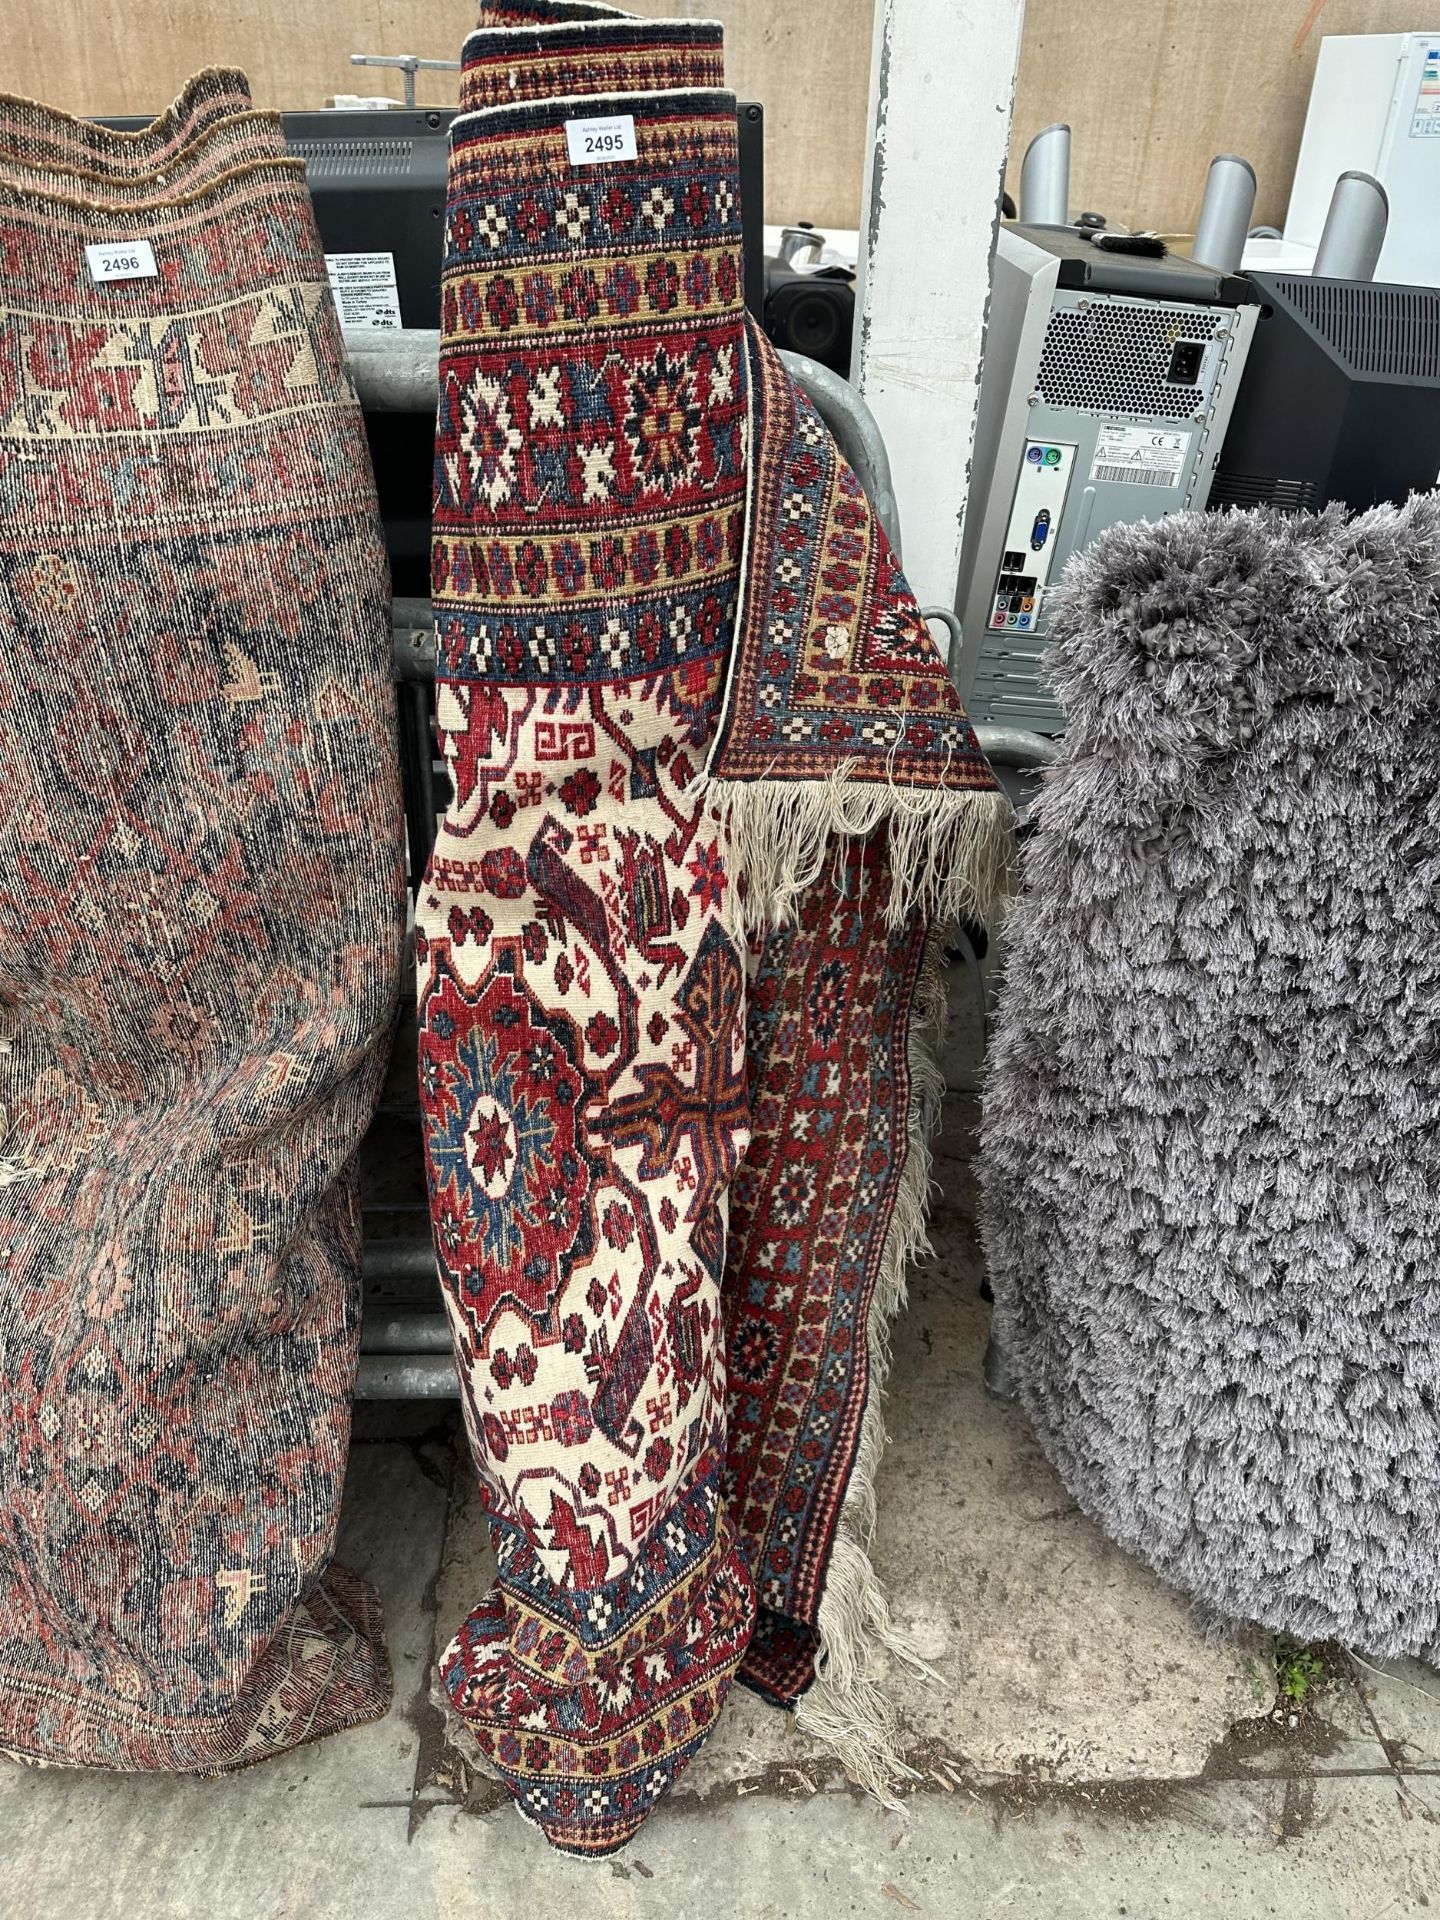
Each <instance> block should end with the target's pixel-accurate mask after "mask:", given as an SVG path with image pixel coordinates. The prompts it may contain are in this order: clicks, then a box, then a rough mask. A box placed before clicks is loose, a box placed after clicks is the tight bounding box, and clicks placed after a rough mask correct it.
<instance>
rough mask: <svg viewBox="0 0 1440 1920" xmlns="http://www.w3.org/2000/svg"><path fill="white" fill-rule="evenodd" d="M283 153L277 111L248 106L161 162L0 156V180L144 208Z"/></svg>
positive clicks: (86, 200)
mask: <svg viewBox="0 0 1440 1920" xmlns="http://www.w3.org/2000/svg"><path fill="white" fill-rule="evenodd" d="M288 157H289V150H288V148H287V146H286V143H285V135H284V131H283V129H282V126H281V121H280V115H279V114H278V113H261V112H258V111H256V110H255V109H253V108H250V109H247V110H246V111H244V112H243V113H232V114H225V115H223V116H221V117H219V118H217V119H212V120H208V121H207V122H206V124H205V125H204V126H203V127H201V128H200V129H199V131H198V132H197V133H196V134H195V136H194V138H193V139H191V140H190V141H188V142H187V144H186V145H185V146H184V147H182V148H179V149H178V150H177V151H175V152H173V153H172V154H171V155H170V156H169V158H168V159H167V160H166V161H165V162H164V164H163V165H161V166H157V167H151V168H149V169H148V170H146V171H144V172H138V171H136V170H135V169H134V168H133V167H131V166H124V165H119V164H117V165H114V166H106V165H102V166H98V167H97V166H93V165H84V166H82V165H79V164H75V163H72V162H71V160H70V158H69V157H68V156H67V157H66V158H65V159H64V160H61V159H54V160H50V161H46V162H43V163H42V162H40V161H38V160H37V161H35V162H33V163H31V164H28V165H24V166H21V165H19V164H18V163H16V162H14V161H10V160H6V159H5V158H4V157H3V156H0V180H9V181H10V182H11V183H12V184H13V185H14V186H15V187H16V188H18V189H19V190H20V191H22V192H28V193H37V194H42V195H49V196H53V197H58V198H59V199H62V200H79V201H81V202H83V204H84V205H86V206H87V207H90V208H92V209H93V210H94V211H95V212H96V214H97V215H98V214H101V213H103V212H105V211H106V210H107V209H109V208H112V207H114V208H120V207H127V206H128V207H135V208H139V209H144V208H149V207H153V206H155V205H157V204H159V205H166V204H172V203H174V202H175V201H185V200H189V199H192V198H193V197H194V196H195V195H196V194H197V193H201V192H203V191H204V190H205V189H207V188H209V187H212V186H213V185H214V184H215V183H216V182H217V181H219V180H222V179H223V178H224V177H225V175H226V174H229V173H232V172H233V171H234V170H235V169H236V168H237V167H252V166H254V165H255V164H256V163H257V162H260V161H266V160H282V159H286V158H288Z"/></svg>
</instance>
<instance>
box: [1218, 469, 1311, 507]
mask: <svg viewBox="0 0 1440 1920" xmlns="http://www.w3.org/2000/svg"><path fill="white" fill-rule="evenodd" d="M1320 504H1321V501H1320V489H1319V487H1318V486H1317V485H1316V483H1315V482H1314V481H1313V480H1281V479H1278V478H1277V477H1276V476H1275V475H1274V474H1268V473H1227V472H1226V471H1225V469H1224V468H1223V467H1222V468H1221V469H1220V471H1219V472H1218V473H1217V474H1216V475H1215V478H1214V480H1213V481H1212V482H1211V485H1210V505H1211V506H1212V507H1279V509H1280V510H1281V512H1282V513H1307V512H1310V511H1313V510H1315V509H1318V508H1319V506H1320Z"/></svg>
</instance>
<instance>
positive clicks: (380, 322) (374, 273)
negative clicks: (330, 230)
mask: <svg viewBox="0 0 1440 1920" xmlns="http://www.w3.org/2000/svg"><path fill="white" fill-rule="evenodd" d="M325 271H326V272H327V273H328V274H329V276H330V291H331V292H332V293H333V294H334V296H335V305H336V307H337V308H338V309H339V313H340V324H341V326H342V327H398V326H400V325H401V324H402V323H401V319H400V287H399V284H398V282H397V281H396V279H395V256H394V254H393V253H327V254H326V256H325Z"/></svg>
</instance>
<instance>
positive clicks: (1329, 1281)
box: [981, 496, 1440, 1654]
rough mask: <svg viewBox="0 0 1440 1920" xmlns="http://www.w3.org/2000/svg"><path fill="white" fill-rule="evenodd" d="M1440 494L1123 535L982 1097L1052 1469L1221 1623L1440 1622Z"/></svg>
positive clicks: (1067, 625)
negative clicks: (1347, 513) (1346, 511)
mask: <svg viewBox="0 0 1440 1920" xmlns="http://www.w3.org/2000/svg"><path fill="white" fill-rule="evenodd" d="M1437 643H1440V505H1437V502H1436V500H1435V498H1434V497H1433V496H1431V497H1425V498H1416V499H1413V500H1412V501H1411V502H1410V504H1409V505H1408V506H1406V507H1404V508H1402V509H1394V508H1382V509H1377V510H1376V511H1374V512H1372V513H1367V514H1365V515H1363V516H1361V517H1360V518H1359V519H1356V520H1354V521H1351V522H1349V523H1347V522H1346V521H1345V520H1344V519H1343V517H1341V516H1340V515H1339V514H1338V512H1333V511H1332V512H1330V513H1327V514H1326V515H1324V516H1323V517H1320V518H1314V517H1310V516H1304V515H1297V516H1294V517H1290V518H1287V517H1284V516H1280V515H1271V514H1231V515H1226V516H1223V517H1222V516H1218V515H1186V516H1178V517H1175V518H1172V519H1167V520H1162V521H1161V522H1160V523H1159V524H1158V525H1156V526H1153V527H1149V526H1138V527H1132V528H1126V529H1116V530H1113V531H1112V532H1110V533H1109V534H1107V535H1106V536H1105V538H1104V539H1103V540H1102V541H1101V542H1100V543H1099V544H1098V545H1097V547H1096V548H1095V550H1094V551H1093V552H1092V553H1091V554H1089V555H1087V556H1086V557H1085V558H1084V559H1083V560H1082V561H1081V562H1080V563H1078V566H1077V570H1076V572H1075V574H1074V576H1073V577H1072V580H1071V582H1070V585H1069V588H1068V592H1067V598H1066V601H1065V605H1064V610H1063V613H1062V614H1061V615H1059V616H1057V620H1056V624H1055V628H1054V646H1053V654H1052V672H1053V677H1054V682H1055V685H1056V688H1057V690H1058V692H1059V694H1060V697H1061V699H1062V701H1063V703H1064V706H1065V710H1066V714H1067V716H1068V722H1069V728H1068V732H1067V735H1066V739H1065V760H1064V764H1063V765H1062V766H1061V767H1060V768H1059V769H1057V770H1056V771H1055V773H1054V774H1053V775H1052V776H1051V778H1050V779H1049V781H1048V784H1047V786H1046V789H1045V791H1044V793H1043V795H1042V797H1041V800H1040V802H1039V806H1038V809H1037V821H1038V824H1037V830H1036V833H1035V835H1034V837H1033V838H1032V839H1031V840H1030V841H1029V842H1028V844H1027V848H1026V854H1025V885H1024V891H1023V894H1022V897H1021V899H1020V901H1019V903H1018V906H1017V908H1016V911H1015V913H1014V915H1013V918H1012V919H1011V921H1010V923H1009V927H1008V931H1007V942H1006V943H1007V948H1008V959H1007V962H1006V967H1005V977H1004V981H1003V985H1002V989H1001V994H1000V1004H999V1016H998V1026H997V1031H996V1035H995V1040H994V1044H993V1048H992V1051H991V1055H990V1061H989V1067H988V1077H987V1086H986V1092H985V1118H984V1144H983V1155H982V1162H981V1174H982V1182H983V1190H984V1208H983V1228H984V1238H985V1247H986V1253H987V1256H988V1259H989V1263H990V1271H991V1275H992V1279H993V1284H994V1288H995V1297H996V1330H997V1332H998V1334H999V1335H1000V1337H1001V1339H1002V1341H1003V1342H1004V1344H1005V1346H1006V1348H1007V1349H1008V1351H1009V1354H1010V1356H1011V1358H1012V1359H1013V1361H1014V1363H1015V1365H1016V1368H1017V1371H1018V1374H1019V1378H1020V1383H1021V1389H1022V1393H1023V1397H1024V1401H1025V1405H1026V1407H1027V1408H1028V1410H1029V1412H1030V1415H1031V1417H1032V1419H1033V1421H1034V1423H1035V1427H1036V1431H1037V1433H1038V1434H1039V1436H1040V1439H1041V1442H1042V1444H1043V1445H1044V1447H1045V1449H1046V1451H1047V1453H1048V1454H1049V1456H1050V1458H1051V1459H1052V1460H1053V1461H1054V1463H1055V1465H1056V1467H1057V1468H1058V1469H1059V1471H1060V1474H1061V1476H1062V1477H1063V1479H1064V1480H1065V1483H1066V1485H1067V1486H1068V1487H1069V1489H1070V1490H1071V1492H1072V1493H1073V1494H1074V1495H1075V1497H1076V1499H1077V1500H1078V1501H1079V1502H1080V1504H1081V1505H1082V1507H1083V1508H1084V1509H1085V1510H1086V1512H1087V1513H1089V1514H1090V1515H1091V1516H1092V1517H1093V1518H1095V1519H1096V1520H1097V1521H1099V1523H1100V1524H1101V1525H1102V1526H1103V1527H1104V1528H1105V1529H1106V1530H1107V1531H1108V1532H1109V1533H1110V1534H1111V1535H1112V1536H1113V1537H1114V1538H1115V1539H1116V1540H1117V1541H1119V1542H1120V1544H1121V1545H1122V1546H1125V1547H1127V1548H1129V1549H1130V1550H1131V1551H1133V1552H1135V1553H1138V1554H1140V1555H1141V1556H1142V1557H1143V1558H1144V1559H1145V1560H1146V1561H1148V1562H1149V1564H1150V1565H1151V1566H1153V1567H1154V1568H1155V1569H1156V1570H1157V1571H1158V1572H1159V1573H1161V1574H1163V1575H1164V1576H1165V1578H1166V1579H1168V1580H1170V1581H1172V1582H1174V1583H1175V1585H1177V1586H1178V1587H1181V1588H1183V1589H1185V1590H1186V1591H1188V1592H1190V1593H1192V1594H1193V1595H1195V1596H1196V1598H1197V1601H1198V1602H1199V1603H1201V1605H1202V1607H1203V1608H1204V1610H1206V1611H1207V1612H1209V1613H1210V1614H1212V1615H1215V1616H1218V1617H1220V1618H1223V1619H1227V1620H1240V1621H1260V1622H1263V1623H1264V1624H1265V1625H1266V1626H1268V1627H1271V1628H1276V1629H1281V1630H1284V1631H1287V1632H1289V1633H1292V1634H1295V1635H1298V1636H1300V1637H1302V1638H1304V1639H1307V1640H1310V1639H1321V1638H1328V1637H1334V1638H1337V1639H1339V1640H1342V1641H1344V1642H1345V1643H1347V1644H1349V1645H1352V1646H1357V1647H1361V1648H1365V1649H1368V1650H1369V1651H1370V1652H1372V1653H1376V1654H1396V1653H1406V1652H1409V1653H1414V1652H1422V1651H1426V1650H1433V1649H1434V1647H1435V1644H1436V1640H1437V1624H1440V1532H1437V1527H1436V1519H1435V1515H1436V1507H1437V1499H1440V1416H1437V1407H1440V1357H1437V1356H1440V1290H1437V1287H1436V1272H1437V1260H1440V1145H1437V1142H1440V1130H1437V1117H1440V1116H1437V1106H1436V1101H1437V1091H1440V1090H1437V1082H1436V1072H1435V1061H1436V1057H1437V1051H1440V940H1437V933H1440V926H1437V916H1436V900H1437V897H1440V896H1437V891H1436V885H1437V880H1440V839H1437V826H1440V800H1437V792H1440V786H1437V769H1440V722H1437V714H1440V704H1437V695H1440V678H1437V676H1440V666H1437V662H1440V644H1437Z"/></svg>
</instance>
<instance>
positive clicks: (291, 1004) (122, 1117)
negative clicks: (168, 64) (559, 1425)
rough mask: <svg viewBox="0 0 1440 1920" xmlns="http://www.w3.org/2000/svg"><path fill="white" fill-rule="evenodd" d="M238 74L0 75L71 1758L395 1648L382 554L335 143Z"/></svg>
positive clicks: (26, 1327) (39, 1435)
mask: <svg viewBox="0 0 1440 1920" xmlns="http://www.w3.org/2000/svg"><path fill="white" fill-rule="evenodd" d="M247 107H248V99H247V98H246V96H245V94H244V89H243V83H241V82H240V81H239V78H238V76H235V75H233V74H231V75H211V76H202V78H201V80H200V81H198V82H196V83H195V85H194V86H193V87H192V88H191V89H190V90H189V92H188V93H187V95H186V96H185V98H184V99H182V101H181V102H180V103H179V105H178V106H177V108H176V109H174V110H173V111H172V113H171V114H170V115H167V116H165V117H164V118H163V120H162V121H160V122H157V123H156V125H155V127H153V128H152V129H150V130H149V132H148V133H147V134H144V135H141V136H136V137H134V138H133V139H132V138H129V137H126V136H116V135H112V134H106V133H103V132H101V131H100V130H96V129H89V128H84V127H83V126H82V125H81V123H78V122H75V121H72V120H70V119H69V118H68V117H67V116H65V115H61V114H52V113H50V112H49V111H48V110H46V109H42V108H37V107H32V106H28V105H26V104H25V103H19V102H14V101H5V102H0V176H3V177H0V259H3V260H4V263H5V264H4V284H5V301H4V306H3V309H0V499H3V501H4V511H3V514H0V759H3V764H4V767H5V780H4V784H3V788H0V930H3V939H0V1436H3V1437H0V1462H3V1465H0V1747H4V1748H5V1749H7V1750H8V1751H10V1752H12V1753H14V1754H16V1755H18V1756H19V1757H21V1758H24V1759H29V1760H38V1761H45V1762H52V1763H61V1764H67V1765H77V1766H92V1767H113V1768H161V1769H177V1770H187V1771H199V1772H213V1771H217V1770H220V1769H224V1768H228V1767H235V1766H242V1765H245V1764H248V1763H249V1762H251V1761H255V1760H259V1759H262V1758H264V1757H266V1756H267V1755H269V1754H272V1753H276V1752H279V1751H281V1750H283V1749H284V1748H286V1747H289V1746H294V1745H297V1744H299V1743H300V1742H302V1741H307V1740H311V1739H315V1738H317V1737H318V1736H320V1735H321V1734H325V1733H330V1732H333V1731H335V1730H337V1729H338V1728H342V1727H347V1726H353V1725H355V1724H357V1723H359V1722H361V1721H365V1720H369V1719H373V1718H374V1717H376V1716H377V1715H378V1714H380V1713H382V1712H383V1711H384V1710H385V1707H386V1705H387V1702H388V1699H389V1691H390V1674H389V1664H388V1661H387V1659H386V1656H385V1651H384V1646H383V1639H382V1634H381V1625H380V1618H379V1608H378V1603H377V1601H376V1598H375V1596H374V1594H373V1593H372V1592H371V1591H370V1590H369V1588H368V1587H366V1586H365V1584H364V1583H363V1582H362V1581H359V1580H357V1579H356V1578H355V1577H354V1576H352V1575H350V1574H348V1573H346V1572H345V1571H344V1570H343V1569H341V1568H338V1567H336V1566H334V1565H332V1564H330V1555H331V1552H332V1550H333V1546H334V1538H335V1524H336V1512H337V1508H338V1505H339V1500H340V1492H341V1487H342V1483H343V1479H344V1471H345V1454H346V1446H347V1440H348V1434H349V1420H350V1399H351V1393H352V1390H353V1386H354V1376H355V1353H356V1343H357V1336H358V1321H359V1305H360V1301H359V1280H360V1248H359V1206H358V1195H357V1191H356V1183H355V1177H354V1156H355V1153H356V1149H357V1147H358V1145H359V1142H360V1139H361V1136H362V1135H363V1133H364V1131H365V1128H366V1126H367V1124H368V1121H369V1118H370V1114H371V1111H372V1108H373V1106H374V1102H375V1099H376V1096H377V1093H378V1089H379V1083H380V1078H381V1075H382V1073H383V1070H384V1065H385V1059H386V1055H387V1052H388V1047H389V1037H390V1030H391V1025H392V1021H393V1014H394V1008H395V1002H396V996H397V989H398V985H399V975H400V967H401V955H402V937H403V927H404V885H403V870H402V864H401V851H400V845H399V831H400V820H401V803H400V795H399V790H398V788H399V782H398V775H397V766H396V751H395V732H394V727H395V721H394V697H393V692H392V688H391V685H390V637H389V620H388V582H387V578H386V569H385V560H384V554H383V551H382V548H381V544H380V535H379V527H378V520H377V515H376V511H375V504H374V500H373V497H372V494H371V491H370V487H369V484H368V480H367V474H368V462H367V455H366V446H365V437H364V431H363V426H362V423H361V419H360V414H359V410H358V407H357V406H356V404H355V400H354V395H353V392H352V391H351V387H350V383H349V377H348V373H347V371H346V367H345V360H344V351H343V346H342V343H341V339H340V335H339V331H338V328H337V325H336V321H335V316H334V311H333V308H332V305H331V301H330V294H329V291H328V287H327V284H326V275H325V267H324V261H323V259H322V257H321V254H320V250H319V245H318V240H317V237H316V233H315V226H314V218H313V213H312V210H311V207H310V203H309V197H308V194H307V192H306V188H305V178H304V169H303V166H302V165H301V164H300V163H298V162H295V161H292V160H289V159H285V158H279V157H276V156H278V155H280V154H281V153H282V152H283V142H282V141H281V138H280V133H279V125H278V121H276V120H274V119H273V118H271V117H269V116H256V115H253V114H249V113H246V112H244V111H243V109H245V108H247ZM22 167H23V168H24V169H25V171H24V172H23V173H22V172H21V171H20V169H21V168H22ZM161 172H163V173H164V175H165V178H164V180H163V181H162V180H161V179H160V178H159V177H158V176H159V174H160V173H161ZM87 246H96V247H100V248H101V249H102V250H109V249H111V248H113V247H116V246H119V247H121V248H122V249H124V250H126V251H133V250H135V249H136V248H142V249H150V250H152V251H153V257H154V265H155V271H154V272H153V273H148V272H146V273H143V274H141V275H140V276H138V277H136V276H133V275H127V276H126V277H123V278H120V279H117V280H113V281H111V280H105V279H103V278H101V279H99V280H97V279H95V278H93V277H92V274H91V272H90V271H88V270H87V256H86V248H87Z"/></svg>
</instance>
